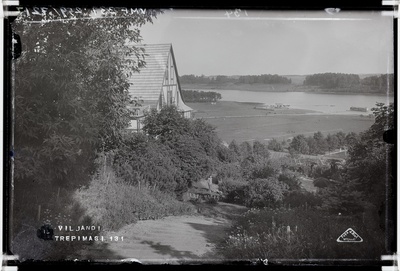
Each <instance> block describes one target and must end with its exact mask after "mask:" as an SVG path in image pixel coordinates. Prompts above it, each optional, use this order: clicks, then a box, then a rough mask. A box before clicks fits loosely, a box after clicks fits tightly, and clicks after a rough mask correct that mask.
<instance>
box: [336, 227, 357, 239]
mask: <svg viewBox="0 0 400 271" xmlns="http://www.w3.org/2000/svg"><path fill="white" fill-rule="evenodd" d="M336 241H337V242H340V243H343V242H353V243H359V242H362V241H363V239H362V238H361V236H360V235H358V233H356V232H355V231H354V230H353V229H352V228H348V229H347V230H345V232H344V233H342V234H341V235H340V236H339V237H338V239H336Z"/></svg>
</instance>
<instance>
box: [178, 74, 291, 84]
mask: <svg viewBox="0 0 400 271" xmlns="http://www.w3.org/2000/svg"><path fill="white" fill-rule="evenodd" d="M179 80H180V82H181V83H182V84H224V83H232V84H255V83H257V84H291V83H292V81H291V79H288V78H286V77H284V76H279V75H277V74H261V75H242V76H235V77H234V76H226V75H217V76H208V77H206V76H204V75H201V76H197V75H193V74H191V75H183V76H180V78H179Z"/></svg>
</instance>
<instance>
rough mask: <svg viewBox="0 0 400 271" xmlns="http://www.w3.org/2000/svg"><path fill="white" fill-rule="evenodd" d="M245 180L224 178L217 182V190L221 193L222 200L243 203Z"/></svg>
mask: <svg viewBox="0 0 400 271" xmlns="http://www.w3.org/2000/svg"><path fill="white" fill-rule="evenodd" d="M246 186H247V182H245V181H242V180H239V179H231V178H229V179H226V180H223V181H222V182H220V183H219V185H218V187H219V190H220V191H221V192H222V193H223V195H224V198H223V200H224V201H226V202H229V203H236V204H244V199H245V189H246Z"/></svg>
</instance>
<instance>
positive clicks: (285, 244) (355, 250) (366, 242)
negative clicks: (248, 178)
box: [217, 208, 387, 262]
mask: <svg viewBox="0 0 400 271" xmlns="http://www.w3.org/2000/svg"><path fill="white" fill-rule="evenodd" d="M288 226H289V228H288ZM350 227H351V228H352V229H354V230H355V231H356V232H357V233H358V234H359V235H360V236H361V237H362V238H363V242H361V243H339V242H337V241H336V239H337V238H338V237H339V236H340V235H341V234H342V233H343V232H344V231H345V230H347V229H348V228H350ZM384 236H385V232H384V229H380V228H379V226H378V223H377V221H376V217H374V216H368V215H366V216H365V217H363V216H361V215H358V216H351V217H350V216H349V217H342V216H338V215H329V214H327V213H325V212H324V211H322V210H316V209H307V210H305V209H303V208H295V209H291V210H288V209H284V208H281V209H269V208H265V209H262V210H259V209H250V210H248V211H247V212H246V213H245V214H243V215H241V216H238V217H236V220H235V222H234V224H233V226H232V228H231V232H230V233H229V235H228V236H227V238H226V240H225V241H223V242H222V243H220V244H219V245H218V246H217V248H218V251H219V253H221V254H222V255H224V257H225V258H228V259H259V258H261V259H268V260H269V261H270V262H271V260H272V262H273V260H274V259H297V260H298V259H307V258H308V259H369V260H371V259H374V260H377V259H380V257H381V255H383V254H385V253H387V251H385V238H384Z"/></svg>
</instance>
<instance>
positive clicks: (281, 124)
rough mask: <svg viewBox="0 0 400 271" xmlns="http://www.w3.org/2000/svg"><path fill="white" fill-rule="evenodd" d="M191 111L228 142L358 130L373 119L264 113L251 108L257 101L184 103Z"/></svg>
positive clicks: (305, 112) (294, 111)
mask: <svg viewBox="0 0 400 271" xmlns="http://www.w3.org/2000/svg"><path fill="white" fill-rule="evenodd" d="M188 105H189V106H190V107H192V108H193V109H194V110H195V111H196V112H195V118H203V119H204V120H206V121H207V122H208V123H210V124H212V125H214V126H216V127H217V129H216V131H217V133H218V135H219V136H220V137H221V138H222V140H224V141H226V142H228V143H229V142H231V141H232V140H233V139H234V140H236V141H237V142H243V141H253V140H259V141H266V140H269V139H271V138H277V139H288V138H291V137H293V136H295V135H298V134H304V135H306V136H308V135H312V134H313V133H314V132H317V131H320V132H322V133H324V134H325V135H327V134H329V133H336V132H339V131H343V132H345V133H349V132H356V133H358V132H362V131H365V130H366V129H368V128H369V127H370V126H371V125H372V124H373V122H374V119H373V118H370V117H368V116H360V115H333V114H332V115H329V114H320V113H318V112H316V111H311V110H301V109H288V110H276V111H274V112H270V113H268V114H267V111H265V110H257V109H254V107H255V106H257V105H258V104H254V103H237V102H226V101H224V102H217V103H216V104H213V105H212V104H209V103H188Z"/></svg>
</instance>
